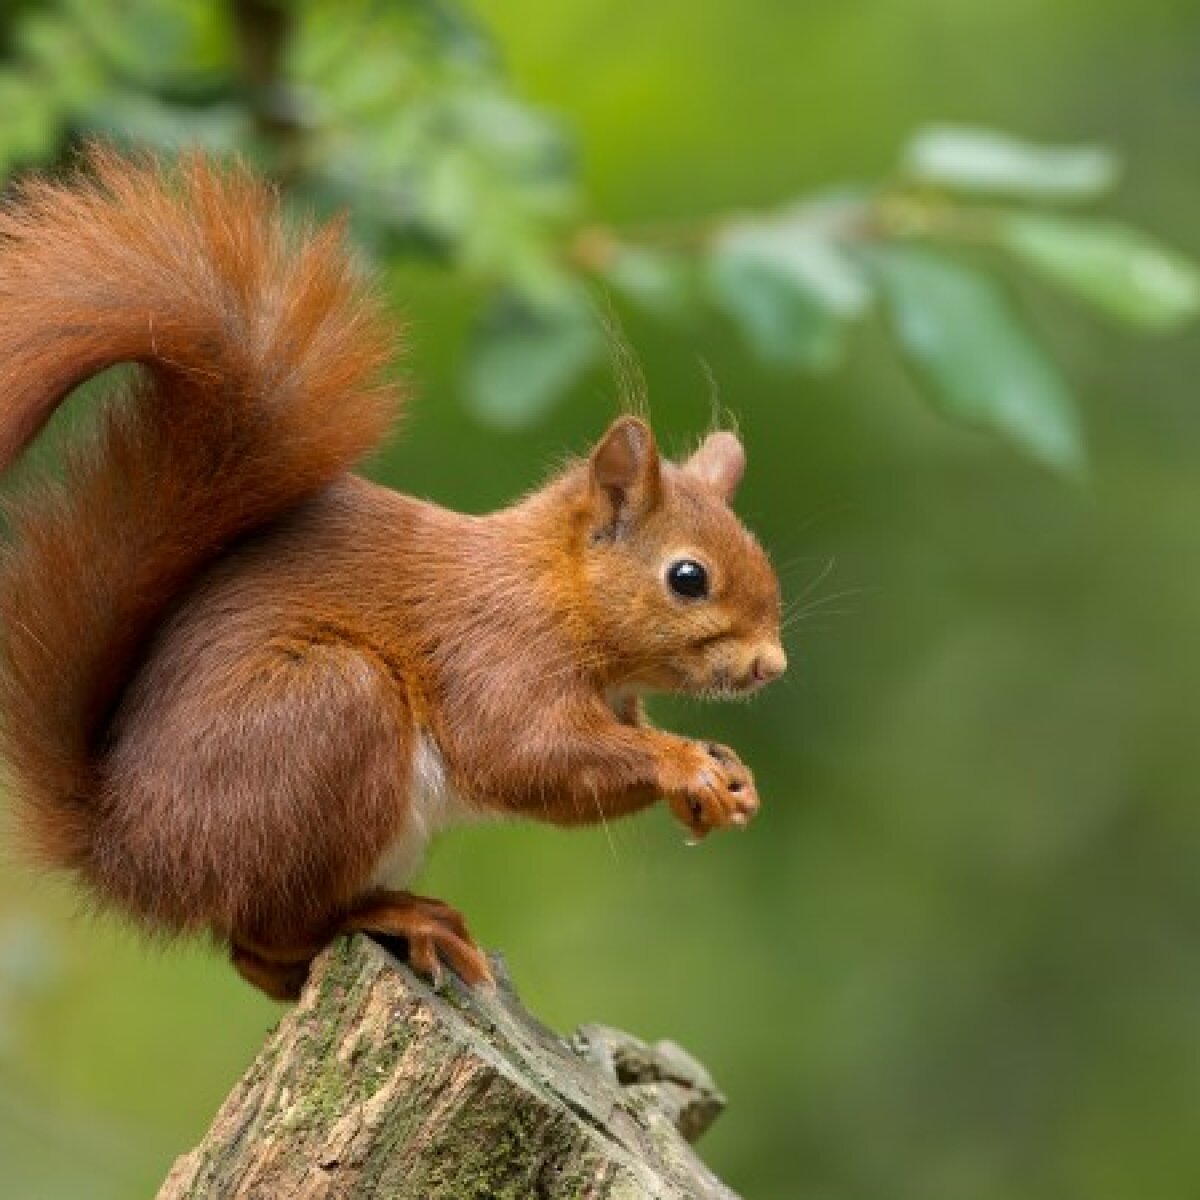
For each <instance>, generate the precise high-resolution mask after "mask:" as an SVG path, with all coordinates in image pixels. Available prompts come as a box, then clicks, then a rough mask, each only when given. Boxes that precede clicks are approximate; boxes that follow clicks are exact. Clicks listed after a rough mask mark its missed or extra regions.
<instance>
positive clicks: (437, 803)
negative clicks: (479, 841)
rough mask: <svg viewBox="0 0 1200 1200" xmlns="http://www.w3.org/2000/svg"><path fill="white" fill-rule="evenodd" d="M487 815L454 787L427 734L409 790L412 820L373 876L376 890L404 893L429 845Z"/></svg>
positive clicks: (419, 743) (422, 739)
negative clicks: (457, 828) (401, 890)
mask: <svg viewBox="0 0 1200 1200" xmlns="http://www.w3.org/2000/svg"><path fill="white" fill-rule="evenodd" d="M487 815H488V814H487V812H486V811H484V810H482V809H479V808H476V807H474V806H473V805H470V804H467V803H466V802H465V801H464V800H463V799H462V797H461V796H459V795H458V794H457V793H456V792H455V791H454V789H453V788H452V787H451V786H450V782H449V780H448V778H447V776H446V764H445V762H444V761H443V759H442V754H441V751H440V750H439V749H438V747H437V743H436V742H434V740H433V739H432V738H431V737H430V736H429V735H428V734H427V733H422V734H420V735H419V736H418V738H417V745H416V750H415V751H414V752H413V762H412V776H411V781H410V783H409V789H408V819H407V821H406V822H405V825H404V829H403V830H402V831H401V833H400V836H399V837H398V838H396V840H395V841H394V842H393V843H392V844H391V845H390V846H389V847H388V848H387V850H386V851H384V853H383V855H382V857H381V858H380V860H379V863H378V864H377V866H376V867H375V870H374V872H373V873H372V875H371V883H372V885H373V886H375V887H387V888H395V889H404V888H406V887H408V885H409V884H410V883H412V881H413V880H414V879H415V878H416V876H417V872H418V871H420V869H421V865H422V864H423V863H424V861H425V853H426V851H427V850H428V849H429V843H430V842H431V841H433V839H434V838H435V837H436V836H437V835H438V834H439V833H442V832H443V831H444V830H446V829H450V828H451V827H452V826H454V825H464V824H471V823H474V822H476V821H482V820H486V819H487Z"/></svg>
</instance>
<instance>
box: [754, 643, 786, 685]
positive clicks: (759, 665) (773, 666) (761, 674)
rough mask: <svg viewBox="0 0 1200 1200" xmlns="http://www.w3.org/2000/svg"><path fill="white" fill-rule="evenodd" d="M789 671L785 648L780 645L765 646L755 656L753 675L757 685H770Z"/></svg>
mask: <svg viewBox="0 0 1200 1200" xmlns="http://www.w3.org/2000/svg"><path fill="white" fill-rule="evenodd" d="M786 670H787V655H786V654H784V652H783V647H782V646H778V645H767V646H764V647H763V648H762V649H761V650H759V652H758V653H757V654H756V655H755V656H754V666H753V667H752V668H751V673H752V674H753V676H754V679H755V682H757V683H770V682H771V680H772V679H778V678H779V677H780V675H782V674H783V673H784V671H786Z"/></svg>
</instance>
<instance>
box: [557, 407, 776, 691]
mask: <svg viewBox="0 0 1200 1200" xmlns="http://www.w3.org/2000/svg"><path fill="white" fill-rule="evenodd" d="M745 464H746V455H745V452H744V450H743V449H742V445H741V442H740V441H739V440H738V439H737V437H735V436H734V435H733V434H732V433H726V432H720V433H712V434H709V436H708V437H707V438H706V439H705V440H704V442H703V444H702V445H701V446H700V448H699V449H698V450H697V451H696V452H695V453H694V454H693V455H692V456H691V457H690V458H689V459H687V461H686V462H683V463H679V464H676V463H671V462H667V461H666V460H664V459H662V458H661V457H660V456H659V453H658V448H657V446H656V445H655V441H654V435H653V433H651V431H650V427H649V426H648V425H647V424H646V422H645V421H643V420H641V419H640V418H638V417H632V416H625V417H621V418H619V419H618V420H616V421H615V422H614V423H613V424H612V425H611V426H610V427H609V429H608V431H607V432H606V433H605V435H604V437H603V438H601V439H600V441H599V442H598V443H597V445H596V447H595V449H594V450H593V451H592V453H591V456H590V458H589V460H588V462H587V464H586V473H587V483H586V499H585V501H584V505H583V508H582V512H583V514H584V521H585V523H586V528H585V529H584V530H582V531H580V532H581V533H582V535H583V537H584V539H585V549H584V555H583V561H584V571H583V580H582V586H583V589H584V592H585V596H584V604H585V605H586V608H587V626H588V627H589V628H591V629H592V630H598V631H599V633H600V635H601V638H602V643H603V648H604V653H605V655H606V658H607V659H608V663H609V665H610V666H611V683H612V684H613V685H614V686H628V687H631V688H643V689H647V690H653V691H671V692H686V693H690V694H694V695H709V696H738V695H744V694H747V693H749V692H751V691H754V690H755V689H757V688H758V687H760V686H762V685H763V684H765V683H768V682H769V681H770V680H772V679H775V678H777V677H778V676H779V675H781V674H782V673H783V671H784V668H785V667H786V665H787V658H786V656H785V655H784V651H783V646H782V645H781V643H780V638H779V583H778V581H777V579H776V577H775V572H774V570H773V569H772V567H771V564H770V562H769V561H768V559H767V556H766V554H765V553H764V552H763V549H762V547H761V546H759V544H758V542H757V541H755V539H754V537H753V535H752V534H751V533H750V532H749V530H747V529H746V527H745V526H744V525H743V524H742V523H741V522H740V521H739V520H738V519H737V517H736V516H735V515H734V513H733V510H732V509H731V508H730V507H729V502H730V500H731V498H732V497H733V494H734V492H735V490H736V489H737V486H738V483H739V481H740V480H741V477H742V472H743V470H744V468H745Z"/></svg>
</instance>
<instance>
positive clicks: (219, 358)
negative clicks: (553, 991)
mask: <svg viewBox="0 0 1200 1200" xmlns="http://www.w3.org/2000/svg"><path fill="white" fill-rule="evenodd" d="M0 318H2V319H0V396H2V397H3V399H2V401H0V405H2V407H0V466H3V465H5V464H7V463H8V462H10V461H11V460H12V459H13V458H15V457H16V455H17V454H19V453H20V451H21V449H22V448H23V447H24V446H25V445H26V444H27V443H28V442H29V441H30V440H31V439H32V438H33V436H34V435H35V434H36V432H37V431H38V429H40V427H41V426H42V424H44V422H45V421H46V419H47V418H48V417H49V415H50V414H51V413H52V412H53V410H54V408H55V406H56V405H57V404H58V403H59V402H60V400H61V399H62V398H63V397H64V396H65V395H66V394H67V393H68V392H69V391H70V389H71V388H72V387H74V386H75V385H76V384H77V383H79V382H80V381H81V380H83V379H84V378H86V377H88V376H89V375H91V374H93V373H95V372H96V371H98V370H100V369H102V368H103V367H105V366H107V365H109V364H112V363H116V362H135V363H138V364H140V366H141V372H140V377H139V379H138V381H137V382H136V383H135V384H134V385H133V386H132V387H131V388H130V389H128V390H127V392H126V393H125V394H124V395H122V396H118V397H115V398H113V399H111V400H109V401H108V402H107V404H106V408H105V412H104V421H103V428H102V430H101V432H100V433H99V435H98V436H97V437H96V438H94V439H92V440H91V441H89V442H88V443H87V444H85V445H83V446H81V447H79V448H78V449H77V450H76V451H75V452H74V453H73V455H72V457H71V460H70V462H69V463H68V468H67V472H66V478H65V480H64V482H63V483H62V484H61V485H50V484H45V483H42V484H38V485H36V486H34V487H32V488H31V489H29V490H26V491H25V492H23V493H22V494H21V495H20V496H19V497H18V498H17V500H16V501H15V502H14V504H13V507H12V526H13V536H12V544H11V546H10V547H9V549H8V551H7V556H6V560H5V562H4V564H3V570H2V571H0V622H3V627H4V631H5V647H4V650H5V654H4V661H3V664H2V667H0V708H2V711H3V714H4V726H3V735H2V736H3V751H4V756H5V758H6V759H7V762H8V764H9V769H10V775H11V778H12V782H13V787H14V790H15V794H16V797H17V804H18V814H19V816H20V818H21V821H22V824H23V827H24V828H25V830H26V832H27V833H28V835H29V838H30V840H31V842H32V844H33V846H34V848H35V850H36V851H37V852H38V853H39V854H40V855H41V857H42V858H43V859H44V860H45V861H47V862H48V863H49V864H51V865H54V866H58V867H63V868H67V869H69V870H72V871H74V872H75V873H77V874H78V875H79V876H81V877H82V878H83V879H84V880H85V881H86V883H87V884H88V885H89V886H90V887H91V888H92V890H93V891H94V892H95V893H96V894H98V895H99V896H100V897H101V898H102V899H103V900H105V901H108V902H110V903H112V904H115V905H116V906H118V907H119V908H120V909H122V910H123V911H125V912H126V913H128V914H131V915H133V916H134V917H135V918H137V919H139V920H140V921H142V922H143V923H145V924H146V925H148V926H150V927H152V928H155V929H161V930H165V931H168V932H182V931H192V930H195V931H209V932H211V933H214V934H215V935H216V936H217V937H219V938H220V939H222V940H224V941H226V942H228V943H229V944H230V945H231V946H232V947H233V948H234V962H235V965H236V966H238V968H239V970H241V971H242V973H243V974H244V975H246V977H247V978H248V979H250V980H251V982H253V983H255V984H257V985H258V986H260V987H262V988H263V989H264V990H266V991H268V992H270V993H271V994H274V995H280V996H287V995H292V994H294V993H295V990H296V987H297V986H298V980H299V979H301V978H302V977H303V968H304V964H305V963H306V962H307V960H308V959H309V958H311V956H312V954H313V953H315V952H316V950H317V949H319V947H320V945H321V944H322V943H323V942H324V941H325V940H327V939H328V938H329V937H331V936H333V935H334V934H335V933H336V932H338V931H340V930H343V929H349V928H367V929H371V930H375V931H378V932H382V933H390V934H396V935H398V936H403V937H405V938H407V939H408V941H409V947H410V953H411V956H412V958H413V960H414V962H415V963H417V964H418V965H419V966H421V967H422V968H423V969H426V970H432V969H433V966H432V965H431V964H436V955H439V954H440V955H442V956H443V957H445V958H446V959H447V960H448V961H449V962H451V964H452V965H454V966H455V967H456V969H458V970H459V971H460V972H461V973H463V974H464V975H465V976H467V977H468V978H469V979H472V980H476V981H478V980H482V979H484V978H486V975H487V968H486V963H485V962H484V960H483V959H482V958H481V957H480V956H479V954H478V951H477V950H476V949H475V947H474V946H473V944H472V943H471V941H470V938H469V935H468V934H467V932H466V928H465V926H464V925H463V924H462V922H461V918H459V917H458V916H457V914H455V913H453V910H450V909H448V908H447V907H446V906H444V905H440V904H439V903H438V902H436V901H428V900H421V899H419V898H415V897H412V896H410V895H409V894H408V893H405V892H397V891H395V890H389V886H388V885H387V883H386V881H385V880H383V879H382V878H381V864H382V863H383V862H384V861H385V860H386V859H387V858H388V855H389V853H393V852H395V850H396V848H397V847H399V848H400V849H404V848H405V846H406V845H408V844H410V843H411V845H412V847H413V848H414V849H415V851H417V852H419V849H420V846H419V845H418V843H419V842H420V841H421V840H422V839H423V838H424V837H425V836H426V835H427V833H428V828H427V826H429V824H430V822H435V821H436V820H439V819H441V818H440V816H439V814H441V813H442V812H443V810H444V811H445V812H450V811H451V809H453V811H454V812H455V813H456V814H458V815H459V816H461V815H462V812H468V813H469V812H471V811H475V812H479V813H487V812H492V813H496V812H499V813H504V814H514V815H515V814H521V815H527V816H532V817H537V818H539V819H543V820H550V821H554V822H557V823H560V824H577V823H587V822H592V821H597V820H601V819H607V818H610V817H614V816H619V815H622V814H623V813H627V812H632V811H634V810H636V809H638V808H642V807H644V806H645V805H647V804H649V803H651V802H653V801H654V800H655V799H656V798H658V797H659V796H665V797H666V799H667V800H668V802H669V803H670V804H671V805H672V807H673V809H674V810H675V812H676V813H677V815H678V816H679V817H680V819H681V820H683V821H684V822H685V824H687V825H688V826H689V828H691V829H692V830H693V832H695V833H696V834H697V835H703V834H704V833H707V832H708V831H709V830H710V829H713V828H717V827H719V826H722V825H727V824H741V823H744V822H745V821H746V820H748V819H749V817H750V816H751V815H752V814H753V812H754V810H755V808H756V807H757V803H758V800H757V795H756V793H755V791H754V786H753V781H752V779H751V777H750V774H749V772H748V771H747V770H746V768H745V767H744V766H743V765H742V764H741V763H740V761H739V760H738V759H737V757H736V755H734V754H733V752H732V751H729V750H727V749H726V748H724V747H718V746H712V745H706V744H703V743H697V742H693V741H690V740H688V739H685V738H680V737H676V736H674V735H672V734H668V733H664V732H660V731H657V730H654V729H651V728H649V727H648V726H647V725H646V724H645V722H644V720H643V718H642V715H641V710H640V703H639V701H638V697H639V695H640V694H641V693H642V692H644V691H648V690H655V689H660V690H661V689H667V690H676V691H689V692H695V693H702V694H717V695H719V694H728V693H733V692H739V691H744V690H747V689H749V688H751V687H754V686H757V685H758V684H760V683H762V682H764V681H765V680H766V679H767V678H770V677H772V676H773V675H775V674H778V673H779V671H781V670H782V668H783V655H782V651H781V650H780V649H779V641H778V634H779V630H778V618H779V611H778V610H779V602H778V592H777V586H776V582H775V577H774V574H773V572H772V571H771V569H770V566H769V564H768V562H767V559H766V557H765V555H764V554H763V553H762V551H761V549H760V548H759V547H758V545H757V544H756V543H755V542H754V540H753V538H752V537H751V536H750V535H749V534H748V533H747V532H746V530H745V529H744V528H743V527H742V526H741V525H740V523H739V522H738V521H737V519H736V517H734V515H733V513H732V512H731V510H730V509H729V508H728V506H727V500H728V498H729V497H730V496H731V495H732V493H733V490H734V489H735V488H736V485H737V482H738V479H739V478H740V475H741V471H742V465H743V461H744V459H743V454H742V449H741V445H740V443H739V442H738V441H737V439H736V438H734V437H733V435H731V434H728V433H721V434H714V435H712V436H710V438H709V439H708V440H707V441H706V442H705V443H704V445H703V446H702V447H701V449H700V450H699V451H698V452H697V453H696V455H694V456H693V458H692V459H690V460H689V461H688V462H687V463H684V464H682V465H679V466H677V465H675V464H671V463H668V462H666V461H664V460H662V459H660V457H659V454H658V451H657V448H656V446H655V444H654V439H653V435H652V434H651V432H650V430H649V427H648V426H647V425H646V424H645V423H644V422H643V421H641V420H640V419H638V418H635V417H624V418H621V419H620V420H618V421H617V422H615V423H614V425H613V427H612V428H611V429H610V430H609V432H608V433H607V434H606V435H605V437H604V438H603V439H602V440H601V442H600V443H599V445H598V446H597V448H596V449H595V451H594V452H593V454H592V456H591V457H590V458H589V459H588V460H586V461H581V462H576V463H573V464H570V465H569V466H568V467H567V468H566V469H564V470H563V471H562V472H561V473H560V474H559V475H558V476H557V477H556V478H555V479H553V480H552V481H551V482H550V483H549V484H547V485H546V486H545V487H543V488H542V489H540V490H539V491H537V492H535V493H534V494H532V495H531V496H530V497H528V498H527V499H525V500H524V501H522V502H520V503H518V504H516V505H514V506H513V507H511V508H508V509H504V510H502V511H500V512H497V513H494V514H491V515H490V516H486V517H467V516H462V515H459V514H457V513H453V512H450V511H448V510H446V509H443V508H440V507H437V506H435V505H432V504H428V503H424V502H421V501H418V500H415V499H412V498H410V497H407V496H403V495H401V494H398V493H395V492H391V491H389V490H387V489H384V488H381V487H377V486H375V485H372V484H370V483H367V482H366V481H364V480H362V479H359V478H357V477H355V476H352V475H349V474H347V473H346V472H347V469H348V468H349V467H350V466H351V465H352V463H353V462H354V460H355V459H356V458H358V457H359V456H360V455H361V454H362V453H363V452H364V451H366V450H368V449H369V448H371V447H372V446H373V445H375V444H376V443H377V442H378V441H379V440H380V438H381V437H382V436H383V434H384V432H385V430H386V427H387V425H388V423H389V421H390V419H391V416H392V415H393V413H394V410H395V399H396V398H395V396H394V394H393V393H392V391H391V390H389V389H388V388H386V387H384V386H382V385H381V383H380V370H381V367H382V366H383V364H384V362H385V361H386V357H387V353H386V351H387V340H388V339H387V331H386V329H385V327H384V324H383V322H382V321H381V319H380V316H379V312H378V308H377V306H376V305H375V304H374V303H373V302H372V300H371V298H370V296H369V295H368V294H367V293H366V292H365V291H364V290H363V288H362V286H361V285H360V284H359V283H357V282H356V281H355V279H354V277H353V275H352V273H351V271H350V270H349V268H348V266H347V256H346V254H345V252H344V250H343V249H342V247H341V244H340V240H339V237H338V235H337V233H336V232H332V233H331V232H329V231H325V232H321V233H302V234H300V235H297V236H294V237H289V236H288V235H286V234H285V233H284V231H283V226H282V224H281V221H280V216H279V212H278V205H277V202H276V200H275V198H274V197H273V196H272V195H271V193H270V192H269V191H268V190H267V189H265V188H264V187H263V185H261V184H260V183H257V182H256V181H255V180H253V179H252V178H251V177H249V176H248V175H247V174H246V173H245V172H243V171H240V170H232V171H222V170H219V169H217V168H214V167H213V166H211V165H209V164H207V163H206V162H204V161H203V160H202V159H200V158H195V157H193V158H189V159H187V160H185V161H184V163H183V164H182V166H181V167H180V168H178V169H177V170H168V169H167V168H164V167H162V166H160V165H157V164H155V163H154V162H151V161H148V160H131V159H127V158H121V157H118V156H116V155H114V154H112V153H110V152H107V151H104V150H94V151H92V152H91V154H90V155H89V156H88V159H87V162H86V164H85V171H84V173H82V174H81V175H79V176H77V177H75V178H73V179H71V180H69V181H68V182H66V183H50V182H47V181H41V180H35V181H33V182H32V183H30V184H28V185H26V187H25V188H24V190H23V191H22V192H21V193H20V194H19V195H18V197H17V199H16V201H15V202H14V203H13V204H11V205H10V206H9V207H8V208H7V209H6V210H5V211H4V212H3V213H2V214H0ZM680 556H685V557H688V558H690V559H694V560H696V561H699V562H702V563H703V564H704V566H705V567H706V569H707V571H708V573H709V576H710V579H711V585H712V586H711V595H710V596H708V597H707V598H705V599H703V600H702V601H699V602H696V601H692V600H683V599H681V598H680V597H679V596H678V595H675V594H672V592H671V591H670V589H669V588H668V587H667V586H666V583H665V576H664V570H665V569H666V565H667V564H668V563H670V562H671V561H673V560H674V559H677V558H679V557H680ZM447 797H454V798H455V799H454V801H453V804H452V803H451V801H450V800H449V799H447ZM455 805H457V807H454V806H455ZM439 806H442V807H439ZM447 819H448V818H447ZM417 856H418V857H419V853H418V855H417Z"/></svg>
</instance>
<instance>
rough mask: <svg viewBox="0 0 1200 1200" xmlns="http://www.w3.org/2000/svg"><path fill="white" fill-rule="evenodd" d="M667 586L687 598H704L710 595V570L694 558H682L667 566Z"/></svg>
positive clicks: (676, 593)
mask: <svg viewBox="0 0 1200 1200" xmlns="http://www.w3.org/2000/svg"><path fill="white" fill-rule="evenodd" d="M667 586H668V587H669V588H670V589H671V591H673V592H674V593H675V595H677V596H682V597H683V598H684V599H685V600H702V599H703V598H704V597H705V596H707V595H708V572H707V571H706V570H705V569H704V568H703V567H702V566H701V565H700V564H699V563H698V562H697V561H696V560H695V559H694V558H681V559H679V561H678V562H673V563H672V564H671V565H670V566H669V567H668V568H667Z"/></svg>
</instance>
